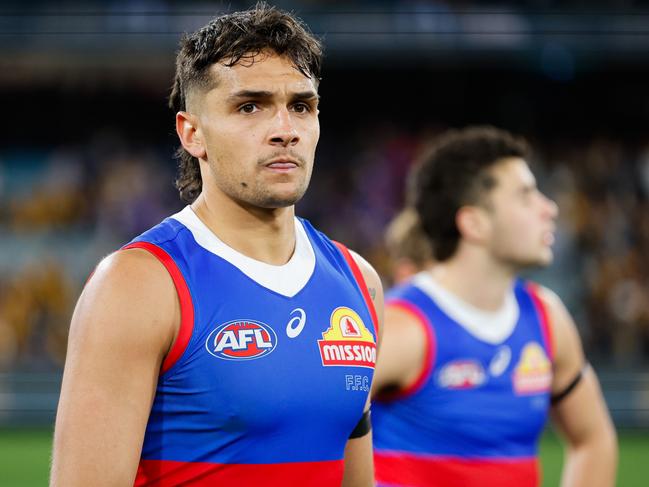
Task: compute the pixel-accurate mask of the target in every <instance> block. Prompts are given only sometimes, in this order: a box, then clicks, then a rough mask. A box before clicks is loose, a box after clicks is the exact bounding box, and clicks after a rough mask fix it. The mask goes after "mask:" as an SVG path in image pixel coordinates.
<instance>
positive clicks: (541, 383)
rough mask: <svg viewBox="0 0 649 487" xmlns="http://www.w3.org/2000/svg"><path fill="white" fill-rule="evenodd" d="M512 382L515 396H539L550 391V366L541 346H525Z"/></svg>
mask: <svg viewBox="0 0 649 487" xmlns="http://www.w3.org/2000/svg"><path fill="white" fill-rule="evenodd" d="M512 382H513V383H514V390H515V391H516V393H517V394H539V393H543V392H547V391H548V390H550V385H551V384H552V364H551V363H550V360H549V359H548V357H547V355H546V354H545V351H544V350H543V347H541V345H539V344H538V343H536V342H529V343H528V344H526V345H525V347H524V348H523V351H522V352H521V359H520V360H519V362H518V364H516V369H515V370H514V374H513V376H512Z"/></svg>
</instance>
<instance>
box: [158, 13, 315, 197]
mask: <svg viewBox="0 0 649 487" xmlns="http://www.w3.org/2000/svg"><path fill="white" fill-rule="evenodd" d="M265 50H270V51H273V52H274V53H276V54H278V55H280V56H285V57H286V58H288V59H289V60H290V61H291V62H292V63H293V65H294V66H295V67H296V68H297V69H298V70H299V71H300V72H301V73H302V74H304V75H305V76H307V77H309V78H311V79H313V80H314V81H315V82H316V84H317V83H318V82H319V80H320V69H321V65H322V45H321V43H320V41H319V40H318V39H316V38H315V37H314V36H313V34H311V33H310V31H309V30H308V28H307V27H306V25H305V24H304V23H303V22H302V21H301V20H299V19H298V18H296V17H294V16H293V15H291V14H290V13H288V12H284V11H282V10H279V9H276V8H274V7H270V6H268V5H267V4H266V3H265V2H260V3H257V5H256V6H255V7H253V8H252V9H250V10H246V11H242V12H234V13H230V14H226V15H222V16H220V17H217V18H215V19H214V20H212V21H211V22H210V23H209V24H207V25H206V26H205V27H203V28H202V29H200V30H198V31H196V32H194V33H193V34H189V35H185V36H183V38H182V39H181V41H180V50H179V51H178V55H177V56H176V75H175V78H174V84H173V88H172V90H171V95H170V97H169V107H170V108H171V109H172V110H173V111H174V113H177V112H179V111H182V110H185V109H186V101H187V94H188V93H189V92H190V91H191V90H193V89H206V88H209V87H210V86H213V84H214V83H215V82H216V80H214V79H212V78H211V76H210V73H209V68H210V66H212V65H213V64H214V63H217V62H219V61H221V62H224V60H225V62H224V64H225V65H226V66H234V65H235V64H237V63H238V62H240V61H242V60H247V61H252V59H253V58H254V57H255V56H256V55H258V54H259V53H261V52H262V51H265ZM176 158H177V159H178V178H177V179H176V181H175V183H176V188H177V189H178V191H179V192H180V197H181V199H182V200H183V201H185V202H187V203H192V202H193V201H194V200H195V199H196V198H197V197H198V195H199V194H200V193H201V190H202V186H203V182H202V180H201V173H200V168H199V164H198V160H197V159H196V158H195V157H193V156H192V155H191V154H189V153H188V152H187V151H186V150H185V149H184V148H183V147H182V146H180V147H179V148H178V150H177V152H176Z"/></svg>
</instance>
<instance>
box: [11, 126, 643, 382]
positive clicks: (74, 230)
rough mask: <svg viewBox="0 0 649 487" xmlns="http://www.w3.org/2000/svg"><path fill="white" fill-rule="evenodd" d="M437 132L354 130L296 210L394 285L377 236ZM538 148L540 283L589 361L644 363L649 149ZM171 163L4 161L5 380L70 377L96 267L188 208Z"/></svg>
mask: <svg viewBox="0 0 649 487" xmlns="http://www.w3.org/2000/svg"><path fill="white" fill-rule="evenodd" d="M439 130H440V128H435V129H432V128H428V129H421V130H419V131H417V132H406V131H404V130H399V129H396V128H394V127H387V126H382V127H376V128H375V129H374V130H364V131H363V132H360V131H359V132H358V133H357V134H356V137H347V140H348V143H347V145H346V147H345V148H344V153H345V154H352V156H351V158H349V159H346V160H343V158H341V157H340V154H341V153H343V152H342V150H341V148H340V147H337V146H336V145H335V144H334V143H333V141H334V140H335V139H334V138H333V137H332V138H325V139H324V140H323V141H322V142H321V144H320V147H319V149H318V151H319V153H318V157H317V158H316V159H317V160H316V169H315V172H314V176H313V180H312V185H311V189H310V192H309V193H308V194H307V197H306V199H305V200H304V201H303V202H301V203H300V205H299V206H298V211H299V213H300V214H301V215H302V216H304V217H306V218H308V219H310V220H312V221H314V222H315V223H316V224H317V225H318V226H319V227H320V228H323V229H325V230H326V231H327V232H328V233H329V234H330V235H332V236H333V237H334V238H336V239H338V240H340V241H343V242H345V243H346V244H347V245H349V246H350V247H351V248H354V249H356V250H357V251H359V252H360V253H362V254H363V255H365V256H366V257H367V258H368V259H369V260H370V261H371V262H372V263H373V264H374V265H375V266H376V268H377V269H378V270H379V271H380V272H381V273H382V275H383V277H384V280H385V283H386V284H389V279H390V277H389V276H390V267H389V262H388V258H387V253H386V250H385V245H384V243H383V232H384V230H385V227H386V225H387V223H388V222H389V220H390V219H391V218H392V217H393V216H394V214H395V213H396V212H397V211H398V210H399V209H400V208H401V206H402V205H403V199H404V182H405V179H406V175H407V172H408V169H409V167H410V165H411V164H412V161H413V160H416V158H417V155H418V154H419V153H420V151H421V150H423V149H424V148H425V146H426V145H427V143H428V142H429V141H430V140H432V139H433V138H434V137H435V135H436V133H438V132H439ZM369 134H371V136H370V135H369ZM377 141H380V143H377ZM533 142H534V146H535V148H536V150H535V157H534V159H535V160H534V161H532V162H533V165H534V167H535V171H536V174H537V177H538V178H539V185H540V187H541V188H542V190H544V191H545V192H546V193H547V194H549V195H550V196H551V197H552V198H554V199H555V201H556V202H557V203H558V205H559V208H560V217H559V221H558V222H559V223H558V231H557V241H556V244H555V252H556V260H555V263H554V264H553V265H552V266H551V267H550V268H549V269H547V270H544V271H542V272H535V273H533V276H534V277H535V278H536V279H538V280H540V281H541V282H543V283H546V284H548V285H549V286H550V287H552V288H553V289H555V290H556V291H557V292H558V293H559V294H560V295H562V297H563V298H564V300H565V301H566V303H567V305H568V306H569V308H570V309H571V311H572V312H573V313H574V315H575V317H576V319H577V322H578V324H579V327H580V332H581V334H582V338H583V340H584V343H585V346H586V350H587V353H588V354H589V356H590V357H591V359H592V360H594V361H595V362H598V360H599V361H601V360H604V359H605V360H607V361H609V362H610V361H612V362H613V363H615V364H619V365H632V364H639V363H646V361H647V359H648V358H649V301H648V300H647V299H645V296H647V295H649V261H648V260H647V259H646V258H645V256H646V254H647V253H649V143H647V144H645V145H642V144H636V143H629V142H628V141H624V140H618V139H612V138H592V139H590V140H588V141H586V142H585V143H583V144H575V143H574V142H572V141H571V142H556V141H552V142H550V141H543V140H534V141H533ZM339 151H341V152H339ZM171 152H172V151H171V150H168V151H167V150H163V149H160V148H159V147H158V148H155V147H151V146H143V147H135V146H131V145H129V143H128V142H127V141H126V140H125V139H124V138H122V137H120V136H119V135H115V134H102V135H98V136H97V137H96V138H95V139H93V140H92V141H91V142H89V143H88V144H86V145H85V146H76V147H73V146H68V147H58V148H52V149H51V150H42V151H29V152H28V151H21V150H19V149H16V150H4V151H3V152H2V154H0V215H1V218H0V236H1V237H0V256H1V257H0V370H1V371H16V370H19V371H23V370H29V371H32V370H35V371H43V370H53V369H54V370H56V369H58V368H59V367H60V366H61V365H62V363H63V358H64V355H65V343H66V338H67V328H68V326H69V319H70V316H71V314H72V308H73V306H74V303H75V301H76V299H77V297H78V295H79V293H80V290H81V288H82V286H83V284H84V282H85V279H86V278H87V277H88V275H89V274H90V273H91V272H92V270H93V266H94V265H95V263H96V262H97V261H98V260H99V259H100V258H101V257H102V256H103V255H106V254H107V253H109V252H111V251H112V250H114V249H116V248H119V246H120V245H122V244H124V243H126V242H128V241H129V240H130V238H132V237H133V236H135V235H137V234H138V233H139V232H141V231H142V230H143V229H146V228H147V227H149V226H151V225H152V224H155V223H156V222H157V221H159V220H160V219H161V218H163V217H164V216H165V215H167V214H169V213H172V212H174V211H178V210H179V209H180V208H181V207H182V204H181V203H180V200H179V199H178V198H177V196H176V192H175V189H174V188H173V185H172V180H173V171H174V165H173V162H172V159H171Z"/></svg>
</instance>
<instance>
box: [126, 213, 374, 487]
mask: <svg viewBox="0 0 649 487" xmlns="http://www.w3.org/2000/svg"><path fill="white" fill-rule="evenodd" d="M295 228H296V249H295V252H294V255H293V257H292V258H291V260H290V261H289V262H288V263H287V264H286V265H284V266H272V265H268V264H264V263H262V262H259V261H255V260H253V259H250V258H248V257H246V256H244V255H242V254H239V253H237V252H236V251H234V250H233V249H231V248H230V247H227V246H226V245H225V244H224V243H223V242H221V241H220V240H218V238H216V237H215V236H214V235H213V234H212V233H211V232H210V231H209V230H208V229H207V227H206V226H205V225H204V224H203V223H202V222H201V221H200V220H199V219H198V217H197V216H196V215H195V214H194V213H193V211H192V210H191V208H190V207H187V208H185V209H184V210H183V211H181V212H180V213H178V214H176V215H173V216H172V217H170V218H167V219H166V220H164V221H163V222H162V223H160V224H159V225H158V226H156V227H154V228H152V229H151V230H149V231H147V232H146V233H144V234H143V235H141V236H140V237H138V238H137V239H135V240H134V241H133V242H131V243H130V244H128V245H127V246H125V248H141V249H145V250H147V251H149V252H151V253H152V254H154V255H155V256H156V257H157V258H158V259H159V260H160V261H161V262H162V263H163V264H164V265H165V267H166V268H167V270H168V271H169V273H170V275H171V277H172V279H173V281H174V284H175V286H176V289H177V291H178V296H179V299H180V307H181V316H182V319H181V325H180V331H179V333H178V338H177V340H176V342H175V343H174V345H173V347H172V349H171V350H170V352H169V353H168V355H167V357H166V359H165V360H164V362H163V366H162V370H161V372H160V377H159V380H158V385H157V389H156V394H155V399H154V402H153V406H152V409H151V414H150V417H149V421H148V424H147V427H146V433H145V437H144V444H143V447H142V456H141V461H140V465H139V468H138V472H137V477H136V480H135V485H137V486H144V485H169V486H171V485H181V484H182V485H199V486H203V485H205V486H206V485H210V486H230V485H237V486H242V487H246V486H261V485H264V486H269V487H279V486H291V485H296V486H297V485H300V486H302V485H304V486H307V485H308V486H311V487H334V486H336V487H338V486H340V483H341V481H342V476H343V452H344V448H345V444H346V442H347V440H348V438H349V435H350V433H351V432H352V430H353V429H354V427H355V426H356V424H357V422H358V420H359V419H360V417H361V415H362V414H363V408H364V405H365V402H366V399H367V395H368V391H369V387H370V384H371V381H372V376H373V372H374V363H375V361H376V343H377V338H376V337H377V332H376V325H375V323H376V314H375V312H374V308H373V305H372V304H371V301H370V300H369V296H368V294H367V289H366V287H365V283H364V282H363V278H362V274H361V273H360V271H359V269H358V267H357V266H356V264H355V263H354V262H353V259H352V258H351V256H350V255H349V252H348V251H347V249H346V248H344V247H343V246H341V245H340V244H336V243H333V242H332V241H330V240H329V239H328V238H327V237H325V236H324V235H322V234H321V233H320V232H318V231H316V230H315V229H314V228H313V227H312V226H311V225H310V224H309V223H308V222H306V221H304V220H299V219H295Z"/></svg>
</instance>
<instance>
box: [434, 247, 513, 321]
mask: <svg viewBox="0 0 649 487" xmlns="http://www.w3.org/2000/svg"><path fill="white" fill-rule="evenodd" d="M430 272H431V274H432V276H433V278H434V279H435V281H437V283H439V284H440V285H441V286H442V287H443V288H444V289H446V290H447V291H450V292H452V293H453V294H455V295H456V296H458V297H459V298H460V299H462V300H463V301H465V302H467V303H469V304H471V305H472V306H475V307H476V308H478V309H482V310H485V311H497V310H499V309H501V308H502V306H503V305H504V303H505V298H506V296H507V293H508V292H509V291H510V290H511V288H512V284H513V281H514V278H515V276H514V272H513V271H511V270H509V269H505V268H503V266H502V265H500V264H498V263H496V262H494V261H493V260H490V259H488V258H486V256H481V255H462V256H456V257H452V258H451V259H449V260H448V261H446V262H443V263H439V264H436V265H434V266H433V267H432V269H431V270H430Z"/></svg>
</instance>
